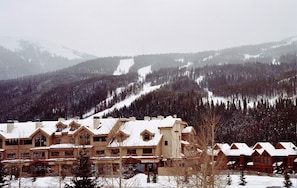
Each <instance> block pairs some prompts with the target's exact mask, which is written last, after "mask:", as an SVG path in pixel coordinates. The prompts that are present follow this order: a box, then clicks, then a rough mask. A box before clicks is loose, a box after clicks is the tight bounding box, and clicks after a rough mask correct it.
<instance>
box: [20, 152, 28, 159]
mask: <svg viewBox="0 0 297 188" xmlns="http://www.w3.org/2000/svg"><path fill="white" fill-rule="evenodd" d="M21 156H22V159H29V158H30V154H29V153H22V154H21Z"/></svg>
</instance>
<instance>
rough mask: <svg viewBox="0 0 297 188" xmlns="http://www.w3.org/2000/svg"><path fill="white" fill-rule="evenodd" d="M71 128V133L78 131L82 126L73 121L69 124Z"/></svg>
mask: <svg viewBox="0 0 297 188" xmlns="http://www.w3.org/2000/svg"><path fill="white" fill-rule="evenodd" d="M69 126H70V131H75V130H77V129H78V128H79V127H80V125H79V124H78V123H77V122H75V121H72V122H71V123H70V124H69Z"/></svg>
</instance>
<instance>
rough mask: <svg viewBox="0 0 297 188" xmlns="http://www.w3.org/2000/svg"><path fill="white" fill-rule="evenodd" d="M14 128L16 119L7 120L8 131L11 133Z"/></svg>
mask: <svg viewBox="0 0 297 188" xmlns="http://www.w3.org/2000/svg"><path fill="white" fill-rule="evenodd" d="M13 128H14V121H13V120H8V122H7V133H11V132H12V130H13Z"/></svg>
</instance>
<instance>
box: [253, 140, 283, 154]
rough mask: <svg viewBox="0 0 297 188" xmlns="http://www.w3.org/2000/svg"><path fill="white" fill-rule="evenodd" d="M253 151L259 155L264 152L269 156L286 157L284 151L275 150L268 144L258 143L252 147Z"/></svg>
mask: <svg viewBox="0 0 297 188" xmlns="http://www.w3.org/2000/svg"><path fill="white" fill-rule="evenodd" d="M253 150H255V151H257V152H258V153H259V154H260V155H262V153H263V152H264V151H266V152H267V153H268V154H269V155H270V156H288V152H287V150H286V149H275V147H274V146H273V145H272V144H271V143H269V142H258V143H256V144H255V146H254V147H253Z"/></svg>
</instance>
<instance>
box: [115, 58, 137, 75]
mask: <svg viewBox="0 0 297 188" xmlns="http://www.w3.org/2000/svg"><path fill="white" fill-rule="evenodd" d="M133 65H134V59H133V58H130V59H121V60H120V63H119V65H118V67H117V69H116V70H115V71H114V73H113V75H123V74H127V73H128V72H129V70H130V68H131V67H132V66H133Z"/></svg>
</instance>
